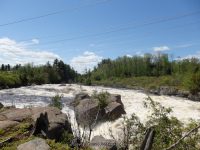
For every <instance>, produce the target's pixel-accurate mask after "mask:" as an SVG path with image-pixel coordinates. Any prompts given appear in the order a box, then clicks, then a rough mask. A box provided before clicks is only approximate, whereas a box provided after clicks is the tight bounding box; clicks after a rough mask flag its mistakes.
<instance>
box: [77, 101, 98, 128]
mask: <svg viewBox="0 0 200 150" xmlns="http://www.w3.org/2000/svg"><path fill="white" fill-rule="evenodd" d="M98 111H100V110H99V106H98V102H97V100H91V99H84V100H81V101H80V102H79V104H78V105H77V106H76V107H75V113H76V119H77V122H78V123H79V124H80V125H89V124H92V123H93V122H94V120H95V118H96V116H97V114H98ZM98 119H100V115H98Z"/></svg>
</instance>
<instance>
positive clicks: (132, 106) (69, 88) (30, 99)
mask: <svg viewBox="0 0 200 150" xmlns="http://www.w3.org/2000/svg"><path fill="white" fill-rule="evenodd" d="M80 91H85V92H87V93H89V94H92V93H93V91H98V92H100V91H107V92H109V93H111V94H120V95H121V98H122V102H123V104H124V107H125V111H126V113H127V114H126V115H127V116H131V115H132V114H133V113H135V114H136V115H137V116H138V117H139V118H140V119H141V121H142V122H145V120H146V119H147V116H148V110H147V109H145V108H144V107H143V102H144V101H145V99H146V98H147V97H148V95H146V94H144V93H142V92H140V91H136V90H127V89H115V88H107V87H101V86H80V85H75V84H72V85H66V86H59V85H52V84H46V85H40V86H29V87H21V88H16V89H6V90H0V102H2V103H3V104H4V105H6V106H9V105H12V104H14V105H15V106H16V107H18V108H24V107H29V106H32V107H35V106H46V105H48V104H49V103H50V101H51V97H53V96H55V95H56V94H63V96H64V97H63V103H64V108H63V110H62V112H63V113H67V114H69V115H70V120H71V123H72V124H73V127H74V128H76V121H75V120H74V111H73V109H72V108H70V107H69V103H70V102H71V101H72V100H73V98H74V96H75V94H76V93H79V92H80ZM151 98H152V99H153V100H154V101H158V102H160V103H161V104H162V105H163V106H165V107H172V110H173V112H172V115H173V116H175V117H177V118H178V119H179V120H181V121H183V122H187V121H188V120H189V119H195V120H199V119H200V103H199V102H193V101H189V100H187V99H184V98H178V97H170V96H155V95H151ZM122 120H123V119H122V118H119V119H117V120H115V121H113V122H105V123H102V124H99V125H98V126H97V127H95V129H94V130H93V132H92V136H95V135H103V136H104V137H107V138H109V137H110V136H109V133H110V132H109V130H110V129H111V130H112V131H113V133H114V135H115V136H117V135H118V134H117V133H118V132H119V131H120V127H121V126H122V124H121V122H122Z"/></svg>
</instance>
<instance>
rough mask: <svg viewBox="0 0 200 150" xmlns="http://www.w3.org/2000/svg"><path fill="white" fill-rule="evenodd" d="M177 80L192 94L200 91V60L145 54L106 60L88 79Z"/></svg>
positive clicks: (89, 73) (88, 75) (90, 73)
mask: <svg viewBox="0 0 200 150" xmlns="http://www.w3.org/2000/svg"><path fill="white" fill-rule="evenodd" d="M163 76H169V77H173V78H176V79H177V82H181V84H183V86H187V87H188V88H189V89H190V90H191V92H194V93H195V92H198V91H200V60H199V59H198V58H190V59H176V60H174V59H173V57H170V56H169V55H168V54H162V53H158V54H144V55H143V56H132V57H127V56H123V57H119V58H117V59H114V60H111V59H104V60H102V61H101V62H100V63H99V64H98V65H97V67H95V68H94V70H93V71H92V72H91V71H88V72H87V74H86V77H87V78H89V79H91V80H94V81H102V80H112V79H113V78H118V79H126V78H132V77H135V78H137V77H146V79H148V78H149V77H155V78H159V77H163Z"/></svg>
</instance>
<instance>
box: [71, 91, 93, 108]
mask: <svg viewBox="0 0 200 150" xmlns="http://www.w3.org/2000/svg"><path fill="white" fill-rule="evenodd" d="M84 99H90V96H89V95H88V94H87V93H84V92H81V93H78V94H76V95H75V98H74V101H73V102H72V103H71V105H72V106H77V105H78V104H79V102H80V101H81V100H84Z"/></svg>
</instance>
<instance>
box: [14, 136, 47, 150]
mask: <svg viewBox="0 0 200 150" xmlns="http://www.w3.org/2000/svg"><path fill="white" fill-rule="evenodd" d="M17 150H50V147H49V145H48V144H47V143H46V141H45V140H44V139H41V138H35V139H34V140H31V141H29V142H26V143H24V144H21V145H19V146H18V147H17Z"/></svg>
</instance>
